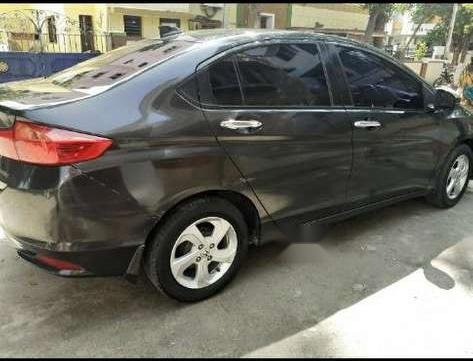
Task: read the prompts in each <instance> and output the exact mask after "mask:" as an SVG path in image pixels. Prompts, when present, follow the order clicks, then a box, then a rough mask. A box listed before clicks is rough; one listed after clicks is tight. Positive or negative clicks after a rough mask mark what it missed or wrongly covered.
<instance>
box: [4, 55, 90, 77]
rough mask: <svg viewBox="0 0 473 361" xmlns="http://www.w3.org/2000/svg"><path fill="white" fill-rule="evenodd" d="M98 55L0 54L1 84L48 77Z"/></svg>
mask: <svg viewBox="0 0 473 361" xmlns="http://www.w3.org/2000/svg"><path fill="white" fill-rule="evenodd" d="M96 55H98V54H96V53H36V52H17V51H9V52H0V83H5V82H9V81H15V80H22V79H29V78H37V77H44V76H48V75H50V74H52V73H55V72H58V71H60V70H63V69H66V68H68V67H70V66H73V65H75V64H77V63H79V62H81V61H84V60H87V59H90V58H93V57H94V56H96Z"/></svg>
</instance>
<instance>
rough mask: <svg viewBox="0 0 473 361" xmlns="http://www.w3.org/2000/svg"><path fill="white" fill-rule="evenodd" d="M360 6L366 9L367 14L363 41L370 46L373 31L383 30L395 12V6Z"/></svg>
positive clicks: (383, 4) (379, 4)
mask: <svg viewBox="0 0 473 361" xmlns="http://www.w3.org/2000/svg"><path fill="white" fill-rule="evenodd" d="M362 6H363V8H365V9H367V10H368V13H369V18H368V24H367V25H366V30H365V36H364V41H365V42H367V43H370V44H372V43H373V34H374V32H375V30H376V29H379V28H382V29H384V25H385V24H386V22H388V21H389V19H390V18H391V15H392V14H393V12H394V10H395V5H394V4H389V3H377V4H373V3H369V4H363V5H362Z"/></svg>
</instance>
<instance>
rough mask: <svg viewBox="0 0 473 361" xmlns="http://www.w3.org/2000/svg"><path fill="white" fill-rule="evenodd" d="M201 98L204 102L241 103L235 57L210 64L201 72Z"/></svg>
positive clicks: (217, 103)
mask: <svg viewBox="0 0 473 361" xmlns="http://www.w3.org/2000/svg"><path fill="white" fill-rule="evenodd" d="M198 77H199V82H200V84H201V85H202V86H201V89H202V90H203V91H202V92H200V100H201V102H202V103H204V104H216V105H241V104H242V96H241V89H240V85H239V83H238V77H237V73H236V69H235V66H234V62H233V57H227V58H224V59H222V60H220V61H217V62H216V63H213V64H212V65H210V66H209V67H208V68H207V70H206V71H203V72H202V73H200V74H199V76H198Z"/></svg>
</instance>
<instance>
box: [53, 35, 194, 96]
mask: <svg viewBox="0 0 473 361" xmlns="http://www.w3.org/2000/svg"><path fill="white" fill-rule="evenodd" d="M192 39H193V38H191V37H179V38H177V39H174V40H165V41H163V40H156V39H154V40H141V41H137V42H136V43H134V44H132V45H127V46H124V47H121V48H118V49H115V50H112V51H110V52H108V53H106V54H103V55H99V56H97V57H96V58H93V59H90V60H87V61H84V62H82V63H79V64H77V65H75V66H73V67H71V68H68V69H66V70H63V71H61V72H59V73H56V74H54V75H52V76H50V77H49V78H48V80H49V81H50V82H52V83H53V84H54V85H57V86H60V87H63V88H66V89H70V90H76V91H81V92H84V93H94V92H96V91H100V89H103V88H104V87H108V86H110V85H111V84H113V83H116V82H118V81H120V80H122V79H125V78H127V77H130V76H131V75H133V74H135V73H137V72H139V71H140V70H143V69H145V68H146V67H149V66H151V65H153V64H156V63H158V62H160V61H162V60H164V59H166V58H169V57H172V56H173V55H175V54H177V53H180V52H182V51H184V50H186V49H188V48H190V47H191V46H192V45H193V44H195V41H192ZM194 40H195V39H194Z"/></svg>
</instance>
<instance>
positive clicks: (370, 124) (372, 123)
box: [355, 120, 381, 128]
mask: <svg viewBox="0 0 473 361" xmlns="http://www.w3.org/2000/svg"><path fill="white" fill-rule="evenodd" d="M380 126H381V123H380V122H378V121H376V120H358V121H356V122H355V127H357V128H377V127H380Z"/></svg>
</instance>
